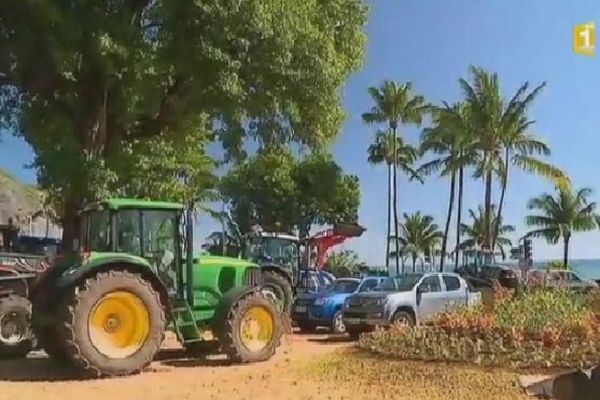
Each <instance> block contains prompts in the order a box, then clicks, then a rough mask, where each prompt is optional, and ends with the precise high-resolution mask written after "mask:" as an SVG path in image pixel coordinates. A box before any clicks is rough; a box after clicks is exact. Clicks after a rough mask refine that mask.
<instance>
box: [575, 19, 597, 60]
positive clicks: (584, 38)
mask: <svg viewBox="0 0 600 400" xmlns="http://www.w3.org/2000/svg"><path fill="white" fill-rule="evenodd" d="M573 51H574V52H575V53H577V54H583V55H586V56H593V55H595V54H596V24H595V23H594V22H593V21H592V22H585V23H583V24H577V25H575V26H574V27H573Z"/></svg>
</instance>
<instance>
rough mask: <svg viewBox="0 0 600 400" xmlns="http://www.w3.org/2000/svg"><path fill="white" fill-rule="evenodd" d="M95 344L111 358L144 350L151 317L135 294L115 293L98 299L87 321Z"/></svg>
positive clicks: (126, 355) (123, 356)
mask: <svg viewBox="0 0 600 400" xmlns="http://www.w3.org/2000/svg"><path fill="white" fill-rule="evenodd" d="M88 329H89V335H90V340H91V342H92V345H93V346H94V347H95V348H96V350H98V351H99V352H100V353H102V354H104V355H105V356H106V357H108V358H127V357H129V356H131V355H132V354H134V353H135V352H136V351H138V350H139V349H140V347H142V345H143V344H144V342H145V341H146V339H147V338H148V333H149V332H150V315H149V314H148V309H147V308H146V306H145V305H144V302H143V301H142V300H141V299H140V298H139V297H138V296H136V295H135V294H133V293H131V292H126V291H114V292H110V293H107V294H105V295H104V296H102V298H100V300H98V302H97V303H96V305H95V306H94V308H93V309H92V312H91V313H90V316H89V319H88Z"/></svg>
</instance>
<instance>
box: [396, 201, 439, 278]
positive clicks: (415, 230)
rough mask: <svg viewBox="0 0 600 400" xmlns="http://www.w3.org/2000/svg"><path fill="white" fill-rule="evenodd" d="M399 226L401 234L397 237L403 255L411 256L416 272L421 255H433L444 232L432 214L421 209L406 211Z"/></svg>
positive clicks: (413, 268)
mask: <svg viewBox="0 0 600 400" xmlns="http://www.w3.org/2000/svg"><path fill="white" fill-rule="evenodd" d="M399 228H400V236H398V238H397V239H398V241H399V242H400V245H401V252H402V256H404V255H410V256H411V258H412V270H413V272H415V268H416V263H417V259H418V258H419V256H421V255H424V256H427V255H430V256H433V249H434V248H435V247H436V246H437V245H438V244H439V242H440V240H441V239H442V237H443V233H442V232H441V231H440V229H439V227H438V225H437V224H436V223H435V222H434V220H433V217H432V216H430V215H424V214H421V212H420V211H417V212H416V213H413V214H407V213H404V214H403V221H402V223H401V224H400V226H399ZM403 272H404V271H403Z"/></svg>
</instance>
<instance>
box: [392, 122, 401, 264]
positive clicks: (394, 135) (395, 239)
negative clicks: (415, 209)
mask: <svg viewBox="0 0 600 400" xmlns="http://www.w3.org/2000/svg"><path fill="white" fill-rule="evenodd" d="M392 134H393V138H392V154H393V157H394V158H393V160H394V170H393V173H394V177H393V181H394V188H393V203H394V244H395V250H396V257H395V261H396V274H400V259H399V257H398V256H399V247H400V246H398V243H399V238H398V173H397V171H398V166H397V163H396V161H397V154H396V151H397V149H396V128H394V129H393V130H392Z"/></svg>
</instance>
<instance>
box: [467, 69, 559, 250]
mask: <svg viewBox="0 0 600 400" xmlns="http://www.w3.org/2000/svg"><path fill="white" fill-rule="evenodd" d="M469 72H470V74H471V81H470V82H469V81H467V80H465V79H460V80H459V83H460V86H461V88H462V89H463V92H464V95H465V103H466V105H467V108H468V116H469V124H470V128H471V129H472V131H473V133H474V135H475V137H476V139H475V140H476V142H477V144H478V148H479V151H480V157H479V162H478V165H477V168H476V170H475V176H476V177H481V178H483V179H484V181H485V197H484V210H485V212H484V224H485V236H484V242H483V245H484V246H485V247H487V248H494V247H495V246H494V245H495V241H496V238H495V237H496V236H497V235H498V234H497V233H496V231H498V229H499V226H497V225H494V224H493V221H492V187H493V178H494V175H497V176H498V177H499V178H500V180H501V182H502V193H501V198H500V206H499V209H498V213H499V214H500V215H501V213H502V206H503V203H504V196H505V192H506V186H507V184H508V168H509V166H510V165H515V166H517V167H519V168H521V169H523V170H525V171H530V172H535V173H537V174H539V175H542V176H545V177H551V178H555V179H559V178H563V177H564V175H563V174H562V172H561V171H560V170H559V169H558V168H555V167H553V166H552V165H550V164H548V163H545V162H544V161H542V160H540V159H539V158H536V157H535V156H536V155H538V154H543V155H547V154H548V153H549V148H548V146H547V145H546V144H545V143H544V142H543V141H542V140H540V139H539V138H537V137H535V136H533V135H530V134H529V133H528V128H529V127H530V126H531V125H532V124H533V121H531V120H529V118H528V117H527V111H528V107H529V106H530V105H531V103H532V102H533V101H534V100H535V98H536V97H537V95H538V94H539V92H540V90H541V89H542V88H543V87H544V85H545V84H541V85H539V86H537V87H535V88H534V89H533V90H531V91H530V90H529V84H528V83H524V84H523V85H521V86H520V87H519V89H517V91H516V93H515V94H514V95H513V96H512V97H511V98H510V100H509V101H505V100H504V98H503V94H502V90H501V87H500V82H499V79H498V75H497V74H495V73H490V72H488V71H485V70H484V69H482V68H479V67H471V68H470V70H469ZM503 150H504V151H503ZM503 153H504V159H503V158H502V155H503Z"/></svg>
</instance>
